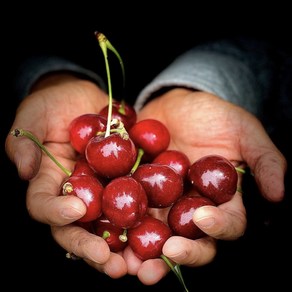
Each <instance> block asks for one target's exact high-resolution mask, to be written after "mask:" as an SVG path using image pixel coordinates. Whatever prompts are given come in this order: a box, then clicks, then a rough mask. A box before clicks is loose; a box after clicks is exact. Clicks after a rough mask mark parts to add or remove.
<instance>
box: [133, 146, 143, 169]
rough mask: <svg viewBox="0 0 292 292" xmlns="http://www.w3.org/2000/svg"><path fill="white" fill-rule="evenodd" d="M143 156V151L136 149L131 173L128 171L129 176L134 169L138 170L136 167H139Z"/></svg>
mask: <svg viewBox="0 0 292 292" xmlns="http://www.w3.org/2000/svg"><path fill="white" fill-rule="evenodd" d="M143 155H144V150H143V149H142V148H139V149H138V155H137V159H136V161H135V164H134V165H133V167H132V169H131V171H130V175H132V174H133V173H134V172H135V171H136V169H137V168H138V166H139V165H140V162H141V159H142V156H143Z"/></svg>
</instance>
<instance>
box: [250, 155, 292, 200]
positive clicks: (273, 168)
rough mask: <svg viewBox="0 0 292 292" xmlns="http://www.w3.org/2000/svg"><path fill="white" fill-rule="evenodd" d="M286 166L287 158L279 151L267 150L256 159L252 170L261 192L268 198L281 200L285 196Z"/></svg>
mask: <svg viewBox="0 0 292 292" xmlns="http://www.w3.org/2000/svg"><path fill="white" fill-rule="evenodd" d="M286 168H287V165H286V160H285V158H284V157H283V156H282V154H280V153H279V152H278V151H274V152H266V153H264V154H261V155H260V157H259V158H258V159H256V163H255V164H254V165H253V166H252V171H253V173H254V177H255V180H256V182H257V185H258V186H259V190H260V192H261V194H262V195H263V196H264V197H265V198H266V199H267V200H270V201H274V202H279V201H281V200H282V199H283V198H284V194H285V186H284V176H285V173H286Z"/></svg>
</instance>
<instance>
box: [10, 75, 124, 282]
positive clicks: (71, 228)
mask: <svg viewBox="0 0 292 292" xmlns="http://www.w3.org/2000/svg"><path fill="white" fill-rule="evenodd" d="M107 104H108V96H107V94H106V93H105V92H104V91H102V90H101V89H100V88H98V87H97V86H96V85H95V84H94V83H92V82H89V81H86V80H81V79H78V78H76V77H74V76H71V75H67V74H60V75H55V74H54V75H51V76H48V77H45V78H44V79H43V80H40V81H39V82H38V83H36V85H35V87H34V88H33V90H32V93H31V94H30V95H29V96H27V97H26V98H25V99H24V100H23V101H22V102H21V104H20V105H19V107H18V109H17V113H16V117H15V120H14V122H13V125H12V129H15V128H23V129H25V130H29V131H30V132H32V133H33V134H34V135H35V136H36V137H37V138H38V139H39V140H40V142H41V143H42V144H43V145H45V146H46V148H47V149H48V150H49V151H50V152H51V153H53V154H54V156H55V158H56V159H57V160H58V161H59V162H60V163H61V164H62V165H64V167H66V168H67V169H68V170H72V169H73V166H74V162H75V160H76V157H75V152H74V151H73V149H72V147H71V145H70V142H69V132H68V126H69V123H70V122H71V121H72V120H73V119H74V118H75V117H77V116H79V115H81V114H84V113H98V112H99V111H100V110H101V109H102V108H103V107H104V106H105V105H107ZM6 152H7V155H8V157H9V158H10V159H11V161H12V162H13V163H14V164H15V165H16V167H17V170H18V173H19V176H20V177H21V178H22V179H24V180H29V186H28V189H27V196H26V204H27V210H28V212H29V214H30V215H31V217H32V218H33V219H35V220H37V221H39V222H42V223H45V224H48V225H50V226H51V231H52V235H53V237H54V239H55V240H56V242H57V243H58V244H60V246H62V247H63V248H64V249H65V250H66V251H68V252H73V253H74V254H75V255H77V256H78V257H81V258H83V259H84V260H85V261H86V262H87V263H88V264H90V265H91V266H93V267H94V268H96V269H98V270H99V271H102V272H106V273H107V274H108V275H109V276H111V277H113V278H117V277H120V276H123V275H124V274H126V273H127V267H126V264H125V261H124V260H123V258H122V256H121V255H118V254H115V253H110V251H109V248H108V245H107V244H106V243H105V241H104V240H103V239H102V238H100V237H98V236H96V235H94V234H92V233H90V232H87V231H86V230H85V229H83V228H81V227H78V226H77V225H75V224H74V221H76V220H77V219H79V218H81V217H82V216H83V215H84V214H85V212H86V206H85V205H84V203H83V202H82V201H81V200H80V199H79V198H77V197H75V196H59V191H60V185H61V183H62V182H63V180H64V178H65V174H64V173H63V172H62V171H61V170H60V169H59V168H58V167H56V165H54V163H52V161H51V159H50V158H49V157H47V155H42V153H41V151H40V149H39V148H38V147H37V146H36V145H35V144H34V143H33V142H32V141H30V140H29V139H15V138H14V137H13V136H12V135H8V136H7V139H6ZM96 251H99V252H96Z"/></svg>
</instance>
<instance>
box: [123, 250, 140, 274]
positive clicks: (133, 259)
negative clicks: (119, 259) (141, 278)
mask: <svg viewBox="0 0 292 292" xmlns="http://www.w3.org/2000/svg"><path fill="white" fill-rule="evenodd" d="M123 257H124V259H125V261H126V263H127V266H128V274H129V275H132V276H136V275H137V274H138V271H139V269H140V267H141V264H142V260H140V259H139V258H138V257H137V256H136V255H135V254H134V252H133V250H132V249H131V248H130V246H127V247H126V248H125V249H124V251H123Z"/></svg>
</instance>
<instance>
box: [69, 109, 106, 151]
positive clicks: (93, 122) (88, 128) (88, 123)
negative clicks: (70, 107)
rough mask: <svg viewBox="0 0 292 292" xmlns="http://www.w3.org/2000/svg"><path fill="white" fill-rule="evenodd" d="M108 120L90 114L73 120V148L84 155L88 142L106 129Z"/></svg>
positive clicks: (71, 133)
mask: <svg viewBox="0 0 292 292" xmlns="http://www.w3.org/2000/svg"><path fill="white" fill-rule="evenodd" d="M106 123H107V120H106V118H105V117H103V116H102V115H98V114H93V113H88V114H83V115H80V116H78V117H76V118H75V119H73V120H72V121H71V123H70V125H69V135H70V142H71V145H72V147H73V148H74V149H75V150H76V151H77V152H78V153H81V154H84V151H85V148H86V145H87V143H88V141H89V140H90V139H91V138H92V137H93V136H95V135H96V133H98V132H103V131H105V129H106Z"/></svg>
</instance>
